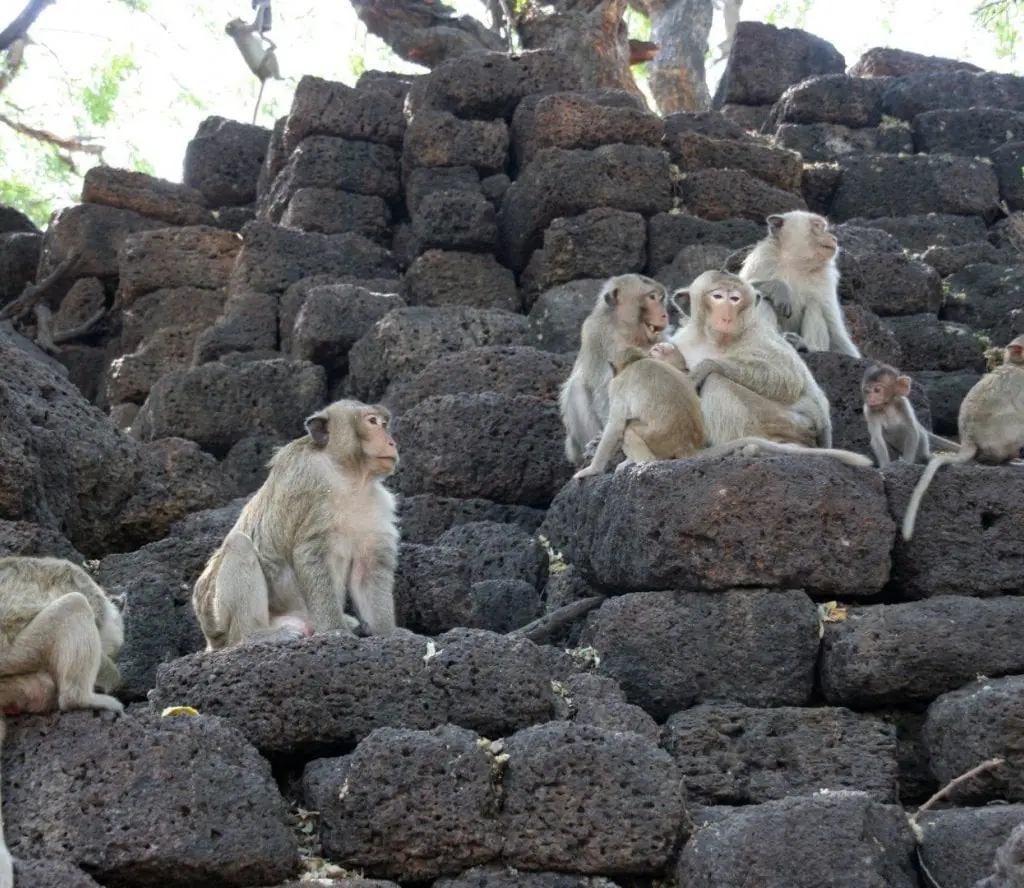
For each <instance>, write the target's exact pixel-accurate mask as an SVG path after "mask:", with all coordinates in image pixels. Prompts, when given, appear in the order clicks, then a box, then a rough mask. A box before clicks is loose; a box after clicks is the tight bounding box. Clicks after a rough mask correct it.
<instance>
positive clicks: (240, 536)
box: [192, 400, 398, 650]
mask: <svg viewBox="0 0 1024 888" xmlns="http://www.w3.org/2000/svg"><path fill="white" fill-rule="evenodd" d="M389 419H390V414H389V413H388V411H387V410H386V409H385V408H384V407H380V406H377V405H372V406H371V405H367V404H361V403H360V402H359V401H348V400H346V401H336V402H335V403H333V404H331V405H329V406H328V407H325V408H324V409H323V410H321V411H319V412H318V413H314V414H313V415H312V416H310V417H309V419H307V420H306V431H307V432H308V434H307V435H305V436H304V437H302V438H299V439H297V440H295V441H292V442H291V443H290V444H286V445H285V446H284V447H282V448H281V449H280V450H279V451H278V452H277V453H275V454H274V456H273V458H272V459H271V461H270V474H269V475H268V476H267V480H266V481H265V482H264V483H263V486H262V487H260V489H259V490H257V491H256V493H255V494H254V495H253V497H252V499H251V500H249V502H248V503H246V505H245V508H243V509H242V513H241V515H239V516H238V521H237V522H235V526H234V527H233V528H232V530H231V532H230V533H228V535H227V538H226V539H225V540H224V542H223V544H222V545H221V546H220V548H219V549H217V551H216V552H214V553H213V555H212V556H211V558H210V560H209V562H207V565H206V567H205V569H204V570H203V573H202V575H201V576H200V577H199V579H198V580H196V584H195V588H194V590H193V593H192V604H193V606H194V607H195V611H196V615H197V616H198V618H199V625H200V626H201V628H202V630H203V634H204V635H205V636H206V641H207V644H208V650H216V649H217V648H223V647H228V646H231V645H235V644H238V643H240V642H243V641H253V640H259V639H265V638H298V637H301V636H304V635H312V634H313V632H325V631H331V630H340V631H342V632H346V633H349V634H351V633H352V622H351V618H347V617H346V615H345V603H346V600H347V599H348V597H349V596H351V599H352V604H353V606H354V608H355V611H356V613H357V614H358V615H359V618H360V620H362V622H363V623H364V624H365V626H366V628H367V630H368V631H369V632H370V633H371V634H373V635H386V634H387V633H389V632H390V631H391V630H392V629H394V628H395V605H394V599H393V597H392V592H393V587H394V574H395V565H396V562H397V559H398V527H397V524H396V521H395V498H394V496H393V495H392V494H391V493H390V492H389V491H388V490H387V489H386V488H385V487H384V485H383V483H382V481H383V479H384V478H386V477H387V476H388V475H390V474H391V473H392V472H394V470H395V468H396V466H397V465H398V447H397V445H396V444H395V441H394V439H393V438H392V437H391V435H390V434H389V433H388V422H389Z"/></svg>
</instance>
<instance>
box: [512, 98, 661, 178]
mask: <svg viewBox="0 0 1024 888" xmlns="http://www.w3.org/2000/svg"><path fill="white" fill-rule="evenodd" d="M664 133H665V124H664V123H663V122H662V119H661V118H660V117H658V115H657V114H652V113H651V112H649V111H646V110H642V109H640V108H636V107H630V106H623V105H606V104H604V103H603V102H602V101H601V99H600V98H598V97H591V96H588V95H585V94H581V93H555V94H554V95H548V96H530V97H529V98H527V99H524V100H523V101H521V102H520V103H519V105H518V107H517V108H516V112H515V114H514V115H513V117H512V151H513V154H514V157H515V163H516V166H517V167H518V168H519V169H520V170H521V169H523V167H525V166H526V165H527V164H528V163H529V162H530V161H531V160H532V159H533V157H534V155H535V154H536V153H537V152H538V151H539V150H540V149H541V148H597V147H598V146H599V145H609V144H624V145H649V146H651V147H652V148H657V147H658V146H659V145H660V144H661V138H662V136H663V135H664Z"/></svg>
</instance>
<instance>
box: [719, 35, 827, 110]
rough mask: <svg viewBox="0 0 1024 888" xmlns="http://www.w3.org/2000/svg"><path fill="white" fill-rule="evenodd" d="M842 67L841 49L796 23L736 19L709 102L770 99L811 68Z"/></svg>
mask: <svg viewBox="0 0 1024 888" xmlns="http://www.w3.org/2000/svg"><path fill="white" fill-rule="evenodd" d="M845 68H846V61H845V59H844V58H843V56H842V54H841V53H840V52H839V51H838V50H836V48H835V47H834V46H833V45H832V44H831V43H829V42H827V41H825V40H822V39H821V38H820V37H815V36H814V35H813V34H808V33H807V32H806V31H800V30H798V29H796V28H776V27H775V26H774V25H767V24H763V23H762V22H753V21H745V22H740V23H739V24H738V25H737V26H736V33H735V35H734V37H733V44H732V51H731V52H730V53H729V60H728V62H727V63H726V66H725V71H724V73H723V74H722V79H721V80H720V81H719V83H718V88H717V89H716V90H715V98H714V101H713V103H712V106H713V107H715V108H721V107H722V105H723V104H725V103H727V102H734V103H737V104H740V105H770V104H772V103H773V102H774V101H776V100H777V99H778V98H779V96H781V95H782V94H783V92H785V90H786V88H787V87H788V86H790V85H791V84H794V83H799V82H800V81H801V80H804V79H805V78H807V77H811V76H812V75H814V74H841V73H842V72H843V71H844V70H845Z"/></svg>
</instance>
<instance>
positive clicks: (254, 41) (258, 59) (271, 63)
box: [224, 4, 281, 123]
mask: <svg viewBox="0 0 1024 888" xmlns="http://www.w3.org/2000/svg"><path fill="white" fill-rule="evenodd" d="M269 12H270V9H269V4H267V16H268V17H267V19H266V27H267V29H269V27H270V20H269ZM263 14H264V13H263V9H259V10H257V13H256V21H255V22H253V24H251V25H250V24H248V23H247V22H245V21H244V20H243V19H240V18H236V19H232V20H231V21H230V22H228V23H227V24H226V25H225V26H224V33H225V34H227V35H228V36H229V37H230V38H231V39H232V40H234V41H235V46H237V47H238V51H239V52H240V53H241V54H242V58H243V59H245V63H246V64H247V65H248V66H249V70H250V71H252V73H253V74H255V75H256V76H257V77H258V78H259V81H260V91H259V93H257V95H256V107H255V108H254V109H253V112H252V122H253V123H256V115H258V114H259V113H260V102H261V101H263V87H264V86H266V85H267V80H268V79H269V78H271V77H273V78H274V80H281V71H280V69H279V68H278V66H277V52H276V50H277V46H276V44H275V43H274V41H273V40H271V39H270V38H269V37H268V36H267V35H266V34H264V33H263V32H262V31H261V30H260V29H261V26H262V25H263V23H264V18H263ZM264 43H266V46H264V45H263V44H264Z"/></svg>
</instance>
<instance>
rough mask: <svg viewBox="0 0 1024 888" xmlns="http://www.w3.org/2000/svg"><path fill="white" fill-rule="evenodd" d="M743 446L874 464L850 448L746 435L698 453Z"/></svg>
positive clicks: (865, 465) (725, 453)
mask: <svg viewBox="0 0 1024 888" xmlns="http://www.w3.org/2000/svg"><path fill="white" fill-rule="evenodd" d="M745 447H757V448H760V449H762V450H767V451H768V452H769V453H796V454H800V455H806V456H828V457H831V458H832V459H838V460H839V461H840V462H841V463H843V464H844V465H848V466H861V467H863V468H869V467H871V466H873V465H874V463H873V462H872V461H871V459H870V458H869V457H867V456H864V455H863V454H861V453H854V452H853V451H852V450H838V449H836V448H833V447H802V446H801V445H799V444H782V443H780V442H778V441H769V440H768V439H767V438H757V437H749V436H748V437H746V438H737V439H736V440H735V441H727V442H726V443H725V444H719V445H718V446H716V447H711V448H709V449H708V450H705V451H703V452H702V453H700V454H699V455H700V456H728V455H729V454H730V453H735V452H736V451H737V450H742V449H744V448H745Z"/></svg>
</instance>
